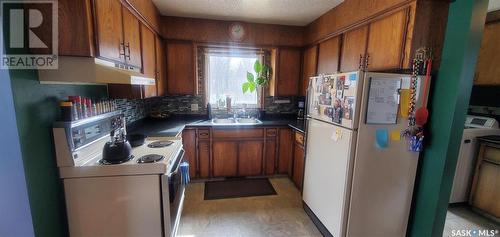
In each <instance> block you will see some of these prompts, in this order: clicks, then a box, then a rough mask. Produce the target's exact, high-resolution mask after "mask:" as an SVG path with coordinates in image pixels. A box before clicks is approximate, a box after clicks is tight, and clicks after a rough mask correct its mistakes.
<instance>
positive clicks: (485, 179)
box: [472, 161, 500, 218]
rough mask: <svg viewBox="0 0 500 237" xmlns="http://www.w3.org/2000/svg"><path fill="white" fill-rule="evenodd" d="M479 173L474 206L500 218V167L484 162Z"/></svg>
mask: <svg viewBox="0 0 500 237" xmlns="http://www.w3.org/2000/svg"><path fill="white" fill-rule="evenodd" d="M478 172H479V173H478V174H477V175H476V180H477V183H476V186H475V191H474V193H473V194H472V206H473V207H476V208H479V209H481V210H483V211H485V212H487V213H488V214H490V215H493V216H495V217H497V218H500V204H499V203H500V202H499V201H498V200H499V197H500V165H498V164H493V163H490V162H485V161H483V162H482V163H481V165H480V166H479V169H478Z"/></svg>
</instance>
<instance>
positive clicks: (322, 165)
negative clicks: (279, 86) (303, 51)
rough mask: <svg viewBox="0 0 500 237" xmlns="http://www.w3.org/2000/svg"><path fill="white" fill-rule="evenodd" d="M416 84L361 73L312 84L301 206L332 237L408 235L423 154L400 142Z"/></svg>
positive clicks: (399, 77)
mask: <svg viewBox="0 0 500 237" xmlns="http://www.w3.org/2000/svg"><path fill="white" fill-rule="evenodd" d="M421 80H422V78H420V77H418V78H417V80H416V81H415V83H414V84H413V85H414V86H415V88H416V93H415V94H416V97H415V99H416V105H417V106H416V107H417V108H419V107H420V103H421V102H420V101H421V97H422V96H420V94H421V91H422V86H420V85H421ZM411 82H412V81H411V76H410V75H401V74H384V73H370V72H361V71H356V72H350V73H340V74H333V75H326V76H319V77H312V78H311V79H310V83H309V89H308V101H307V103H308V118H307V119H308V121H307V144H306V163H305V174H304V186H303V200H304V203H305V205H306V206H307V209H309V210H310V211H311V212H312V213H313V214H314V216H315V218H313V219H317V220H319V221H320V222H321V224H322V225H323V226H324V227H325V228H326V229H327V230H328V232H329V233H326V235H333V236H336V237H337V236H352V237H357V236H405V234H406V227H407V222H408V216H409V210H410V205H411V199H412V192H413V185H414V181H415V174H416V170H417V163H418V155H419V154H418V152H413V151H409V150H408V145H407V142H406V141H405V139H404V138H401V137H400V136H399V134H400V132H401V131H402V130H404V129H405V128H406V127H407V125H408V119H407V117H406V116H407V113H406V112H407V111H408V103H407V101H408V99H409V96H408V95H409V89H410V85H411ZM323 234H325V233H323Z"/></svg>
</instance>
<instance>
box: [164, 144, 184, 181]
mask: <svg viewBox="0 0 500 237" xmlns="http://www.w3.org/2000/svg"><path fill="white" fill-rule="evenodd" d="M183 158H184V148H181V150H180V151H179V153H178V154H177V156H175V161H174V165H175V169H174V170H173V171H172V172H170V173H168V175H167V177H169V178H170V177H172V175H174V174H177V173H179V167H180V166H181V163H182V159H183Z"/></svg>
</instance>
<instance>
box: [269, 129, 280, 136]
mask: <svg viewBox="0 0 500 237" xmlns="http://www.w3.org/2000/svg"><path fill="white" fill-rule="evenodd" d="M276 135H278V129H276V128H269V129H266V137H276Z"/></svg>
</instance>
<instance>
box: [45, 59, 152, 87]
mask: <svg viewBox="0 0 500 237" xmlns="http://www.w3.org/2000/svg"><path fill="white" fill-rule="evenodd" d="M58 61H59V62H58V63H59V68H58V69H55V70H38V80H39V81H40V83H42V84H130V85H154V84H155V79H154V78H148V77H145V76H144V75H142V74H140V73H139V72H137V71H134V70H129V69H122V67H123V66H122V65H119V64H115V63H113V62H109V61H104V60H101V59H98V58H90V57H69V56H67V57H66V56H61V57H59V60H58Z"/></svg>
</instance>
